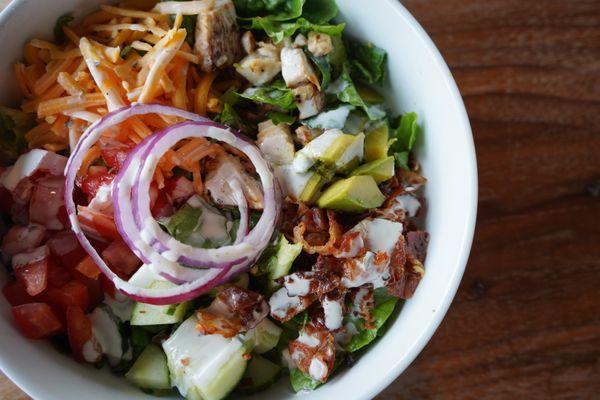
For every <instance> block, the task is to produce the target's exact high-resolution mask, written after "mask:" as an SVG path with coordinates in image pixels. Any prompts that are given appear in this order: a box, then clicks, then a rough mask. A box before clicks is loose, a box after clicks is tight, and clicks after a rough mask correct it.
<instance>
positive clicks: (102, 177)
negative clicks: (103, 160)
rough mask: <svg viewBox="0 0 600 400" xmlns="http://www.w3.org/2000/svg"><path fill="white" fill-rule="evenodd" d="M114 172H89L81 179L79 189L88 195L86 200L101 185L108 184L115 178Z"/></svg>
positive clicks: (91, 196)
mask: <svg viewBox="0 0 600 400" xmlns="http://www.w3.org/2000/svg"><path fill="white" fill-rule="evenodd" d="M115 176H116V175H114V174H109V173H108V172H104V173H89V174H87V175H85V176H84V177H83V178H82V179H81V183H80V186H81V190H82V191H83V193H86V194H87V195H88V200H91V199H92V198H93V197H94V196H96V193H98V189H99V188H100V187H101V186H105V185H110V184H111V183H112V181H113V180H114V179H115Z"/></svg>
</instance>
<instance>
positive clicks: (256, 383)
mask: <svg viewBox="0 0 600 400" xmlns="http://www.w3.org/2000/svg"><path fill="white" fill-rule="evenodd" d="M282 370H283V368H282V367H281V365H277V364H275V363H273V362H271V361H269V360H267V359H266V358H264V357H261V356H254V357H252V360H251V361H250V363H249V364H248V368H247V369H246V372H245V373H244V376H243V377H242V381H241V382H240V384H239V386H238V390H239V391H240V392H242V393H247V394H250V393H256V392H260V391H262V390H265V389H266V388H268V387H269V386H271V385H272V384H273V383H275V381H276V380H277V379H278V378H279V376H280V375H281V371H282Z"/></svg>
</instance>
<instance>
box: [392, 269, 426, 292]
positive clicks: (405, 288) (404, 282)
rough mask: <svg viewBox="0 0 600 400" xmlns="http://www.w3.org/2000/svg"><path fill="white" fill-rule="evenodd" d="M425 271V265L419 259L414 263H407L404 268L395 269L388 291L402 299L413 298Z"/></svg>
mask: <svg viewBox="0 0 600 400" xmlns="http://www.w3.org/2000/svg"><path fill="white" fill-rule="evenodd" d="M424 273H425V270H424V269H423V265H422V264H421V263H420V262H419V261H418V260H414V263H413V264H411V263H407V264H406V266H405V267H404V268H396V269H394V270H393V271H392V279H391V280H390V283H389V285H388V292H389V293H390V294H391V295H392V296H396V297H399V298H401V299H409V298H411V297H412V296H413V294H414V293H415V290H416V289H417V285H418V284H419V282H420V281H421V279H422V278H423V274H424Z"/></svg>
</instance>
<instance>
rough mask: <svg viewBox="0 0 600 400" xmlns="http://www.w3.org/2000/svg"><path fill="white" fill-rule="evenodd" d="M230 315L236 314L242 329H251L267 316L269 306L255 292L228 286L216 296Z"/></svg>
mask: <svg viewBox="0 0 600 400" xmlns="http://www.w3.org/2000/svg"><path fill="white" fill-rule="evenodd" d="M216 300H218V301H221V302H222V303H223V304H224V305H225V306H226V307H227V309H228V311H229V312H230V313H233V314H236V315H238V316H239V318H240V319H241V321H242V326H243V327H244V329H246V330H248V329H252V328H254V327H255V326H256V325H258V324H259V323H260V322H261V321H262V320H263V319H265V318H266V317H267V315H268V314H269V305H268V304H267V302H266V300H265V298H264V297H263V296H262V295H261V294H258V293H256V292H253V291H251V290H248V289H244V288H241V287H239V286H230V287H228V288H227V289H225V290H223V291H222V292H221V293H219V294H218V295H217V298H216Z"/></svg>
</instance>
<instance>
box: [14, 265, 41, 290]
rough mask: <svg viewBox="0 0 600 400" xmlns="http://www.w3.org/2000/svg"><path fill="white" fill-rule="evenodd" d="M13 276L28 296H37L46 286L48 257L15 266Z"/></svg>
mask: <svg viewBox="0 0 600 400" xmlns="http://www.w3.org/2000/svg"><path fill="white" fill-rule="evenodd" d="M15 276H16V277H17V279H18V280H19V281H20V282H21V283H22V284H23V285H25V288H26V290H27V293H28V294H29V295H30V296H37V295H38V294H40V293H42V292H43V291H44V290H46V288H47V287H48V259H44V260H40V261H36V262H33V263H31V264H26V265H20V266H18V267H16V268H15Z"/></svg>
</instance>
